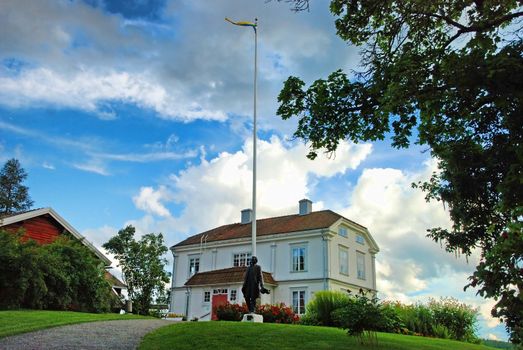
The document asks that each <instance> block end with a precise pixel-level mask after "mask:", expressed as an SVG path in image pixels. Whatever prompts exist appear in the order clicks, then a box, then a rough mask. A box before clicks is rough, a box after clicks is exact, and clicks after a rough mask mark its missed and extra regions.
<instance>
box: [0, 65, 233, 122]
mask: <svg viewBox="0 0 523 350" xmlns="http://www.w3.org/2000/svg"><path fill="white" fill-rule="evenodd" d="M106 101H121V102H127V103H133V104H136V105H137V106H139V107H141V108H148V109H152V110H155V111H156V112H157V113H158V114H159V116H161V117H163V118H168V119H178V120H182V121H191V120H195V119H206V120H220V121H223V120H225V119H226V115H225V113H224V112H222V111H219V110H218V111H213V110H207V109H205V108H204V107H203V106H201V105H200V104H198V103H197V102H195V101H191V100H188V99H187V98H185V97H184V96H181V95H180V93H179V92H178V91H176V90H170V91H169V93H167V91H166V89H165V88H164V87H163V86H162V85H160V84H159V83H157V82H155V81H154V80H153V79H152V78H151V77H150V76H147V75H146V74H131V73H128V72H116V71H109V72H96V71H80V72H77V73H75V74H68V75H64V74H62V73H59V72H56V71H53V70H50V69H48V68H36V69H29V70H25V71H23V72H22V73H21V74H19V75H17V76H6V77H0V103H2V104H4V105H7V106H10V107H21V106H26V105H31V104H33V105H34V104H36V105H39V104H40V105H57V106H60V107H71V108H79V109H83V110H86V111H89V112H94V113H98V114H100V117H102V118H104V119H107V118H111V117H112V113H109V114H108V113H107V112H106V111H104V109H103V108H101V107H103V106H104V104H105V103H106Z"/></svg>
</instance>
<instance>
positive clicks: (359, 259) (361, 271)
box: [356, 252, 365, 280]
mask: <svg viewBox="0 0 523 350" xmlns="http://www.w3.org/2000/svg"><path fill="white" fill-rule="evenodd" d="M356 265H357V267H358V278H359V279H360V280H364V279H365V254H363V253H362V252H356Z"/></svg>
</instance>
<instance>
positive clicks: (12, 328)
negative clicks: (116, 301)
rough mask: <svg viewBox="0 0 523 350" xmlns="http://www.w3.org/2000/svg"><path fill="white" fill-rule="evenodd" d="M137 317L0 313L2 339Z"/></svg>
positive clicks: (67, 312)
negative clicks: (43, 330) (64, 326)
mask: <svg viewBox="0 0 523 350" xmlns="http://www.w3.org/2000/svg"><path fill="white" fill-rule="evenodd" d="M132 318H143V316H137V315H119V314H89V313H84V312H71V311H39V310H17V311H0V338H2V337H6V336H8V335H14V334H19V333H26V332H32V331H36V330H39V329H44V328H50V327H56V326H63V325H66V324H71V323H82V322H92V321H109V320H128V319H132Z"/></svg>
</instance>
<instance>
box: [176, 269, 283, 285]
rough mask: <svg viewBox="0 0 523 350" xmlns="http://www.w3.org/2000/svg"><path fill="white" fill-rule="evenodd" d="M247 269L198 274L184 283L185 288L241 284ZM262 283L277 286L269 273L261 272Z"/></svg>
mask: <svg viewBox="0 0 523 350" xmlns="http://www.w3.org/2000/svg"><path fill="white" fill-rule="evenodd" d="M245 270H247V267H245V266H241V267H229V268H227V269H220V270H213V271H205V272H198V273H197V274H195V275H193V276H192V277H191V278H189V279H188V280H187V282H185V285H186V286H206V285H217V284H228V283H243V275H244V274H245ZM263 282H264V283H265V284H269V285H273V286H277V285H278V282H276V281H275V280H274V278H273V277H272V275H271V274H270V273H269V272H265V271H263Z"/></svg>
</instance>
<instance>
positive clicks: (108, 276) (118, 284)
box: [104, 271, 127, 288]
mask: <svg viewBox="0 0 523 350" xmlns="http://www.w3.org/2000/svg"><path fill="white" fill-rule="evenodd" d="M104 277H105V280H106V281H107V282H109V284H111V287H115V288H127V285H126V284H125V283H123V282H122V281H120V280H119V279H118V278H116V276H115V275H113V274H112V273H110V272H109V271H105V275H104Z"/></svg>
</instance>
